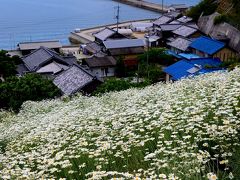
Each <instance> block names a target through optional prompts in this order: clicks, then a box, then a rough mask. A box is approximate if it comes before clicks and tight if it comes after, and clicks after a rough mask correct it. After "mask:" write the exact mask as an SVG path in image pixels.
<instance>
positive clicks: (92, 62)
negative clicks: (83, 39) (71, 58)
mask: <svg viewBox="0 0 240 180" xmlns="http://www.w3.org/2000/svg"><path fill="white" fill-rule="evenodd" d="M85 62H86V63H87V65H88V66H89V67H91V68H93V67H109V66H116V64H117V61H116V59H114V58H113V57H112V56H105V57H98V58H97V57H92V58H89V59H85Z"/></svg>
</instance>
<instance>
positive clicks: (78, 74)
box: [53, 65, 94, 95]
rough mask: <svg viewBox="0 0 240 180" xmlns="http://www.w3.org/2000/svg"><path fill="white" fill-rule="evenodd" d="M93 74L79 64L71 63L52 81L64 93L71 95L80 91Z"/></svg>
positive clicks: (91, 78) (90, 80)
mask: <svg viewBox="0 0 240 180" xmlns="http://www.w3.org/2000/svg"><path fill="white" fill-rule="evenodd" d="M93 79H94V76H93V75H92V74H90V73H89V72H87V71H86V70H84V69H83V68H81V67H80V66H77V65H73V66H72V67H70V68H69V69H67V70H66V71H64V72H62V73H60V74H59V75H58V76H57V77H56V78H55V79H54V80H53V83H54V84H55V85H56V86H57V87H58V88H59V89H61V91H62V92H63V93H64V94H66V95H72V94H74V93H76V92H78V91H80V90H81V89H82V88H83V87H84V86H86V85H87V84H89V83H90V82H92V81H93Z"/></svg>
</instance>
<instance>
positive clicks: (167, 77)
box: [166, 74, 170, 82]
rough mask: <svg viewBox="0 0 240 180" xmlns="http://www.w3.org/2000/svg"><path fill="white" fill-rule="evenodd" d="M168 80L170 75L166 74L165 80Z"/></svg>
mask: <svg viewBox="0 0 240 180" xmlns="http://www.w3.org/2000/svg"><path fill="white" fill-rule="evenodd" d="M169 81H170V75H169V74H166V82H169Z"/></svg>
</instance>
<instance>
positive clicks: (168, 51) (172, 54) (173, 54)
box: [166, 50, 182, 59]
mask: <svg viewBox="0 0 240 180" xmlns="http://www.w3.org/2000/svg"><path fill="white" fill-rule="evenodd" d="M166 54H168V55H171V56H174V57H176V58H178V59H181V58H182V57H181V56H179V55H178V54H176V53H175V52H174V51H171V50H166Z"/></svg>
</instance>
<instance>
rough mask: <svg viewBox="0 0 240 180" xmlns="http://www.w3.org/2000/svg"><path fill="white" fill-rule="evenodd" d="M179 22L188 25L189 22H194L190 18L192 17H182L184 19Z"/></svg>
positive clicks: (179, 19)
mask: <svg viewBox="0 0 240 180" xmlns="http://www.w3.org/2000/svg"><path fill="white" fill-rule="evenodd" d="M177 20H178V21H180V22H182V23H187V22H190V21H192V20H193V19H192V18H190V17H187V16H182V17H180V18H178V19H177Z"/></svg>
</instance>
